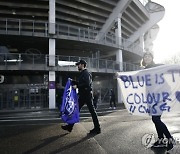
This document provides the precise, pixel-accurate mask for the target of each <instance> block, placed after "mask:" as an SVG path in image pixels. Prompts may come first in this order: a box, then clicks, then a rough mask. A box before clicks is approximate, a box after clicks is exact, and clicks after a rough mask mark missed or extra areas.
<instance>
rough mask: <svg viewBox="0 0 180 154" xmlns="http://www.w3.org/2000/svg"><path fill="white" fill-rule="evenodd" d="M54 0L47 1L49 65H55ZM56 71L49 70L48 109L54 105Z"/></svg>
mask: <svg viewBox="0 0 180 154" xmlns="http://www.w3.org/2000/svg"><path fill="white" fill-rule="evenodd" d="M55 3H56V1H55V0H50V1H49V35H50V38H49V66H50V67H54V66H55V51H56V40H55V39H54V38H53V35H54V34H55V19H56V17H55V12H56V7H55ZM55 83H56V72H55V71H49V109H54V108H55V107H56V84H55Z"/></svg>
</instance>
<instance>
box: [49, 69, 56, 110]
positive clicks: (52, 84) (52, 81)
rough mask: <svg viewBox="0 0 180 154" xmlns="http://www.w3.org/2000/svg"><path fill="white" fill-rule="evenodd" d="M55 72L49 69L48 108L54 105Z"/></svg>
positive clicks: (52, 107) (53, 107)
mask: <svg viewBox="0 0 180 154" xmlns="http://www.w3.org/2000/svg"><path fill="white" fill-rule="evenodd" d="M55 79H56V74H55V72H54V71H49V109H55V107H56V82H55Z"/></svg>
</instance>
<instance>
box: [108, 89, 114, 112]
mask: <svg viewBox="0 0 180 154" xmlns="http://www.w3.org/2000/svg"><path fill="white" fill-rule="evenodd" d="M109 96H110V107H109V108H110V109H112V108H113V109H116V102H115V93H114V91H113V89H111V90H110V95H109ZM112 104H114V107H113V105H112Z"/></svg>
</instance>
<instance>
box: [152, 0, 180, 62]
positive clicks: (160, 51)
mask: <svg viewBox="0 0 180 154" xmlns="http://www.w3.org/2000/svg"><path fill="white" fill-rule="evenodd" d="M152 1H153V2H157V3H158V4H161V5H162V6H164V8H165V15H164V17H163V18H162V20H161V21H159V22H158V23H157V24H158V25H159V27H160V29H159V32H158V34H157V37H156V39H155V40H154V41H153V52H154V61H155V62H156V63H161V62H163V61H165V60H168V59H169V58H170V57H172V56H174V55H176V54H180V38H179V37H180V20H179V18H180V0H152Z"/></svg>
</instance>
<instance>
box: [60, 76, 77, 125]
mask: <svg viewBox="0 0 180 154" xmlns="http://www.w3.org/2000/svg"><path fill="white" fill-rule="evenodd" d="M71 82H72V81H71V79H68V81H67V83H66V87H65V90H64V94H63V100H62V106H61V113H62V114H61V118H62V120H63V121H64V122H66V123H67V124H74V123H77V122H79V105H78V97H77V93H76V89H74V88H73V87H72V85H71Z"/></svg>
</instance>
